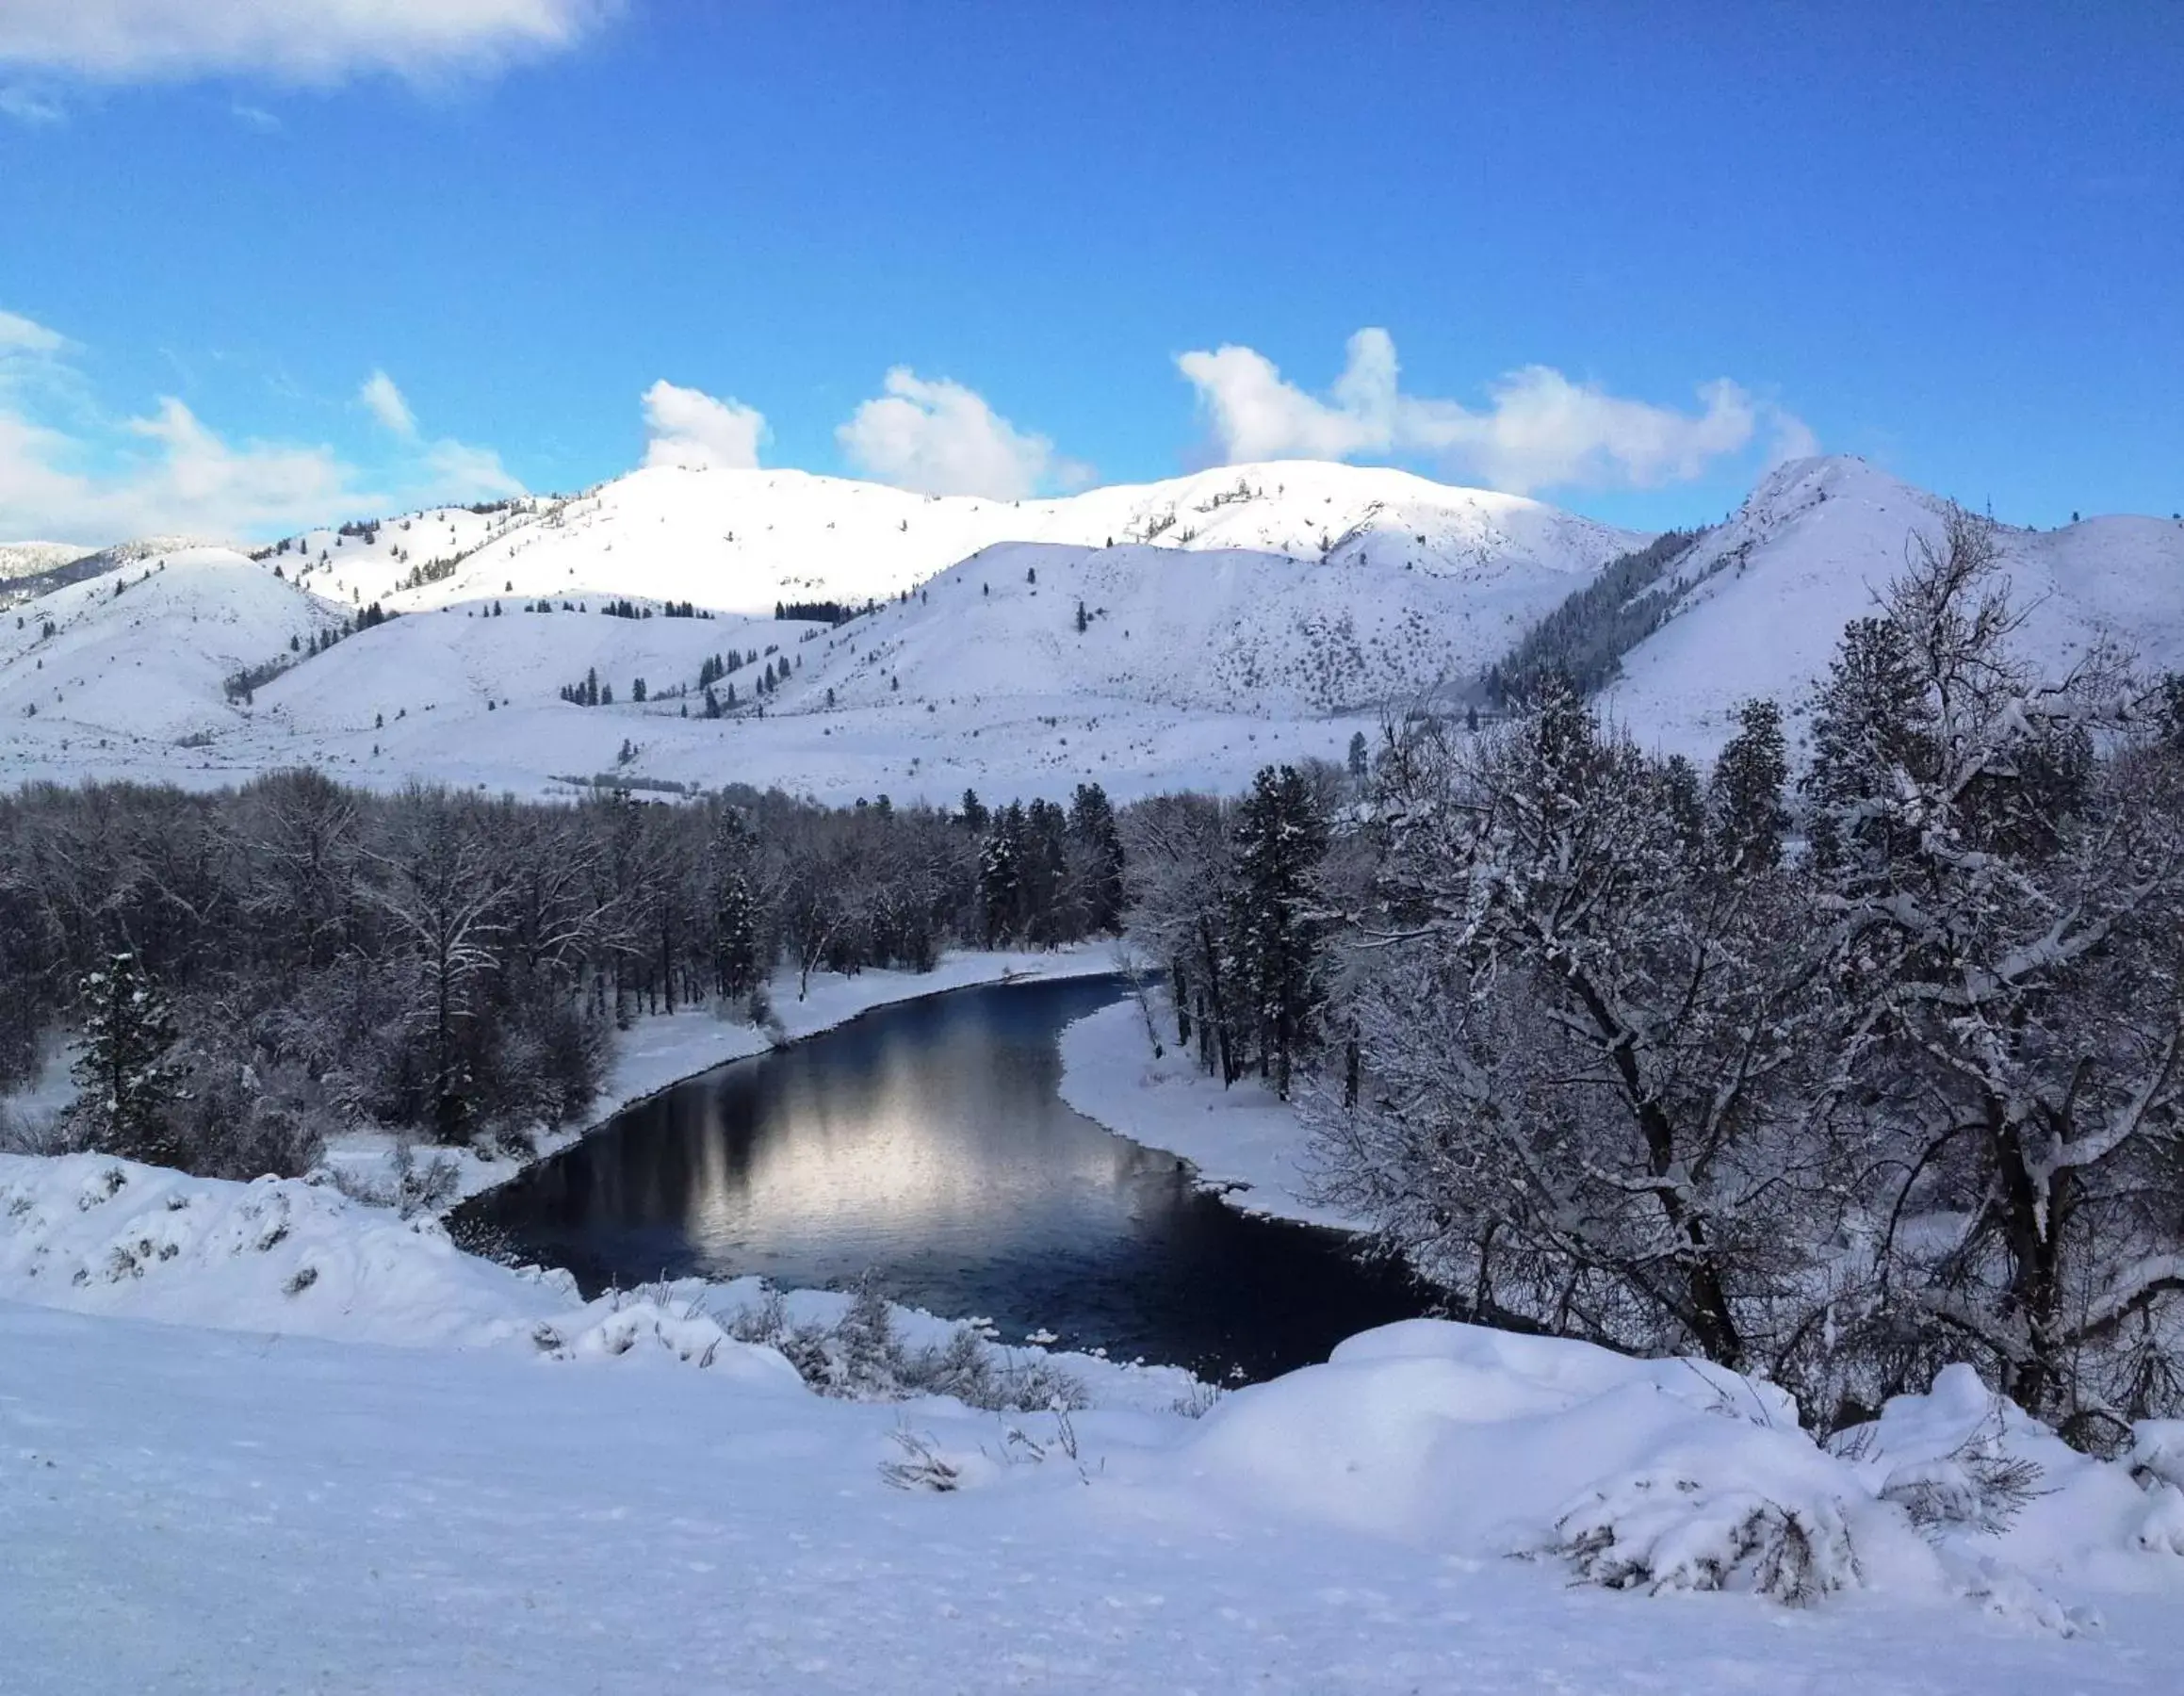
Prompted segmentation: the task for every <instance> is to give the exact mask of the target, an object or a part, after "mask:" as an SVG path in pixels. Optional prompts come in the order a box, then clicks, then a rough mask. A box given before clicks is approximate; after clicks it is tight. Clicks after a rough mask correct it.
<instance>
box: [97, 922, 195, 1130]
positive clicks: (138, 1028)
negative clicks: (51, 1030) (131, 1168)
mask: <svg viewBox="0 0 2184 1696" xmlns="http://www.w3.org/2000/svg"><path fill="white" fill-rule="evenodd" d="M79 994H80V995H81V998H82V1001H83V1006H84V1026H83V1052H82V1053H81V1054H79V1055H78V1056H77V1058H76V1062H75V1065H74V1067H73V1077H74V1079H75V1084H76V1088H77V1090H78V1091H79V1092H80V1093H79V1094H78V1096H77V1098H76V1106H75V1112H76V1113H77V1115H78V1116H79V1117H80V1120H81V1122H82V1124H83V1126H84V1130H85V1133H86V1136H87V1140H88V1141H89V1142H90V1146H91V1147H92V1148H94V1149H97V1150H100V1151H101V1152H102V1153H107V1154H119V1155H121V1156H122V1157H123V1158H124V1159H128V1160H142V1161H148V1162H150V1163H151V1164H153V1165H155V1166H167V1165H171V1164H172V1163H173V1162H174V1160H175V1158H176V1156H177V1154H178V1152H179V1150H178V1147H177V1144H176V1140H175V1137H174V1133H173V1131H172V1129H171V1124H170V1122H169V1118H168V1114H169V1110H170V1109H171V1107H172V1106H173V1105H174V1103H175V1102H176V1101H179V1100H180V1099H181V1085H180V1074H179V1072H178V1071H177V1069H176V1068H174V1067H173V1066H172V1065H171V1064H170V1062H169V1060H168V1053H169V1052H170V1051H171V1049H172V1048H173V1046H174V1041H175V1037H176V1036H177V1035H178V1033H177V1031H176V1029H175V1024H174V1018H173V1013H172V1010H171V1007H170V1006H169V1003H168V1000H167V997H166V996H165V995H164V994H163V993H162V992H161V991H160V989H159V988H158V987H157V986H156V985H155V984H154V983H153V982H152V980H151V978H150V976H149V975H147V974H146V972H145V970H144V967H143V963H142V962H141V961H139V959H138V957H137V955H136V954H135V953H134V952H133V951H131V950H128V949H120V950H117V951H116V952H114V953H113V954H108V955H107V956H106V961H105V963H104V964H102V965H100V966H97V967H95V968H93V969H92V970H90V971H89V972H87V973H86V974H85V975H84V979H83V983H82V986H81V987H80V990H79Z"/></svg>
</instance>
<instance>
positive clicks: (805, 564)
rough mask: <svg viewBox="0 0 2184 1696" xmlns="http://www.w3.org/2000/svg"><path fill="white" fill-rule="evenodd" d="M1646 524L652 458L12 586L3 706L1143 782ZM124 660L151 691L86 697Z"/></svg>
mask: <svg viewBox="0 0 2184 1696" xmlns="http://www.w3.org/2000/svg"><path fill="white" fill-rule="evenodd" d="M1637 540H1639V538H1635V537H1633V536H1631V535H1629V534H1627V533H1625V532H1622V531H1618V530H1610V529H1607V528H1606V527H1604V526H1600V525H1596V524H1592V523H1590V522H1589V521H1587V520H1584V519H1579V518H1573V517H1572V516H1570V515H1569V514H1562V513H1558V512H1557V511H1555V510H1554V509H1553V508H1550V507H1545V506H1541V505H1540V504H1539V503H1538V502H1535V501H1529V500H1524V499H1519V498H1516V497H1507V496H1499V495H1491V494H1485V493H1481V492H1478V491H1473V490H1463V489H1451V488H1446V487H1443V486H1442V485H1439V484H1435V483H1431V482H1427V481H1425V480H1423V479H1420V478H1415V477H1411V476H1410V475H1408V474H1406V473H1402V472H1394V471H1380V470H1359V469H1356V468H1353V467H1349V466H1342V465H1312V464H1296V465H1265V466H1246V467H1242V468H1230V469H1227V470H1224V471H1222V472H1219V473H1205V474H1202V475H1200V476H1198V477H1195V478H1185V479H1180V480H1177V481H1173V482H1168V483H1160V484H1152V485H1148V486H1145V487H1141V488H1120V489H1103V490H1097V491H1094V492H1092V493H1090V494H1086V495H1083V496H1078V497H1071V498H1068V499H1063V500H1051V501H1035V502H1025V503H1023V504H1022V505H1020V506H1019V505H1016V504H1012V503H1007V502H997V501H985V500H972V499H937V498H929V497H921V496H914V495H908V494H905V493H904V492H902V491H900V490H895V489H888V488H883V487H879V486H877V485H872V484H863V483H855V482H848V481H842V480H839V479H832V478H820V477H811V476H807V475H805V474H803V473H799V472H786V471H783V472H742V471H736V472H731V471H694V470H683V469H679V468H676V467H672V466H670V467H656V468H652V469H648V470H645V471H641V472H638V473H636V474H634V475H632V476H630V477H627V478H625V479H622V480H621V481H618V482H614V483H611V484H608V485H606V486H605V487H604V488H602V489H600V490H597V491H595V492H594V493H592V494H590V495H587V496H584V497H579V498H576V499H573V500H568V501H549V500H531V499H523V500H516V501H509V502H501V503H493V504H487V505H484V506H481V507H480V508H477V509H468V508H448V509H440V510H435V511H432V512H428V513H416V514H408V515H406V516H403V517H399V518H389V519H384V520H380V521H376V522H372V521H359V522H355V523H351V524H348V525H345V526H343V527H340V528H339V529H336V530H315V531H311V532H309V533H307V534H304V535H302V536H298V537H292V538H289V539H288V540H286V541H285V542H284V543H281V544H277V545H276V546H274V547H272V548H271V549H268V550H260V551H259V553H258V554H257V555H256V556H255V557H254V558H253V559H245V558H243V557H242V556H240V555H237V554H236V553H234V552H232V551H228V550H206V549H204V548H185V549H182V550H181V551H179V552H175V553H172V554H153V553H150V552H149V551H148V550H147V549H145V548H138V547H132V548H127V549H123V550H118V551H116V552H115V553H114V554H113V555H112V556H111V557H112V558H113V559H114V560H116V561H120V560H122V559H124V558H126V559H127V560H129V561H131V562H133V563H122V564H115V565H112V566H110V567H109V568H108V569H106V571H104V572H103V573H102V574H101V575H99V576H97V577H96V578H94V579H91V580H90V581H88V582H86V583H84V584H79V585H76V586H73V587H70V588H66V589H60V590H55V591H53V592H52V593H50V594H46V595H37V596H36V597H35V598H33V599H26V600H24V601H23V602H22V603H21V604H20V605H19V606H18V607H17V608H16V609H15V612H16V613H17V615H18V616H20V617H22V618H23V620H24V625H23V628H22V629H21V630H19V631H17V632H16V633H15V637H16V640H15V643H14V645H13V648H12V649H10V650H7V651H0V678H5V680H6V682H5V686H6V688H7V689H8V690H9V691H11V692H12V693H8V694H4V695H0V705H11V706H12V707H13V708H14V709H15V711H16V713H17V715H18V716H17V718H16V719H15V720H14V721H12V722H11V723H10V731H11V733H12V736H13V741H14V752H15V754H16V756H17V761H16V764H17V769H18V771H19V773H20V774H21V775H76V774H81V773H85V772H99V773H107V774H113V775H122V774H131V773H133V774H137V775H170V774H172V775H181V776H184V777H185V778H187V780H190V781H199V782H204V781H222V780H225V779H227V778H231V777H234V776H236V775H243V774H247V773H249V772H252V771H255V770H262V769H265V768H267V767H269V766H278V765H286V764H292V763H296V762H299V761H310V762H314V763H321V764H325V765H327V766H329V767H330V768H333V769H335V770H338V771H340V772H342V773H343V774H344V775H353V776H357V777H360V778H362V779H364V780H366V781H371V782H375V783H379V784H383V785H392V784H399V783H400V782H403V781H406V780H407V779H409V778H411V777H416V776H422V777H441V778H448V779H450V780H454V781H460V782H464V783H484V784H487V785H488V786H490V787H501V786H511V787H514V788H518V789H522V790H526V791H536V790H538V789H541V788H545V787H550V783H551V780H552V779H553V778H556V777H561V776H567V775H580V776H590V775H596V774H599V773H602V772H607V771H615V772H617V773H619V774H620V775H624V776H629V777H641V778H650V779H652V780H654V781H657V782H662V783H671V784H676V785H686V786H706V787H713V786H717V785H719V784H721V783H724V782H728V781H734V780H743V781H750V782H756V783H761V784H763V783H780V784H784V785H787V786H789V787H791V788H794V789H798V790H810V791H814V792H817V793H821V794H824V795H831V796H836V797H839V798H842V799H847V798H849V797H851V796H852V795H854V794H859V793H872V792H880V791H887V792H891V793H892V794H894V795H896V796H897V797H905V798H906V797H909V796H912V795H918V794H928V795H934V796H949V795H953V794H955V793H958V792H960V791H961V789H962V788H964V787H965V786H967V785H970V784H981V785H985V786H987V787H991V786H994V785H997V784H998V785H999V786H1000V787H1001V788H1002V790H1003V791H1007V792H1016V791H1019V789H1020V790H1022V791H1024V792H1033V791H1037V790H1039V789H1042V788H1045V789H1054V790H1056V791H1057V792H1062V793H1066V792H1067V791H1068V788H1069V786H1070V785H1071V784H1073V783H1074V782H1075V781H1076V779H1077V778H1078V777H1081V776H1083V775H1086V774H1087V773H1091V774H1095V775H1100V776H1101V777H1102V778H1106V779H1111V780H1113V781H1116V782H1117V783H1118V784H1119V785H1120V788H1121V789H1122V790H1123V791H1130V790H1133V789H1137V788H1141V787H1146V786H1153V785H1161V784H1168V783H1215V782H1218V783H1228V782H1231V781H1235V780H1240V779H1241V778H1242V777H1243V776H1246V775H1248V774H1249V772H1250V771H1251V770H1252V769H1254V768H1255V766H1256V765H1257V764H1259V763H1261V762H1263V760H1264V759H1266V758H1299V757H1304V756H1313V757H1329V756H1339V755H1340V754H1341V752H1342V750H1343V748H1344V746H1345V743H1346V742H1347V741H1348V739H1349V737H1350V736H1351V735H1352V734H1354V732H1355V730H1356V729H1357V728H1358V726H1357V725H1356V724H1348V723H1344V724H1337V723H1335V722H1334V721H1333V719H1332V718H1331V717H1330V715H1340V714H1344V713H1347V714H1351V715H1354V716H1357V717H1358V718H1359V719H1360V720H1361V722H1362V721H1369V720H1371V719H1372V718H1373V717H1375V716H1376V715H1377V713H1378V711H1379V710H1380V709H1381V707H1382V706H1383V704H1385V703H1386V702H1389V701H1391V700H1399V699H1403V698H1406V697H1408V696H1410V695H1412V694H1414V693H1417V692H1419V691H1421V690H1423V689H1426V688H1429V687H1431V686H1432V685H1433V684H1435V683H1437V682H1440V681H1442V680H1445V679H1447V678H1450V677H1456V676H1459V675H1462V674H1464V673H1467V672H1469V671H1471V670H1474V669H1475V668H1476V667H1477V666H1479V665H1481V664H1484V663H1485V662H1487V661H1488V660H1491V658H1492V657H1493V656H1494V655H1496V654H1497V653H1499V652H1501V651H1502V650H1503V649H1504V648H1505V647H1506V646H1507V645H1508V643H1509V642H1511V641H1512V640H1514V639H1515V637H1516V636H1517V635H1519V634H1521V633H1522V631H1523V630H1524V628H1527V627H1528V626H1529V625H1530V624H1531V623H1532V622H1533V621H1534V620H1536V619H1537V618H1538V617H1540V615H1541V614H1542V613H1543V612H1546V611H1547V610H1548V609H1549V608H1551V607H1553V606H1555V605H1557V604H1558V603H1559V602H1560V601H1561V600H1562V598H1563V597H1564V596H1565V595H1567V594H1568V593H1569V591H1570V589H1571V588H1572V587H1573V585H1575V584H1579V583H1582V582H1585V581H1588V580H1589V579H1590V578H1591V577H1592V576H1593V575H1594V574H1595V573H1596V572H1597V571H1598V569H1599V567H1600V566H1601V565H1602V564H1603V563H1605V561H1606V560H1608V559H1609V558H1612V557H1614V556H1615V555H1616V554H1617V553H1619V552H1621V551H1622V549H1623V548H1625V547H1626V546H1628V545H1630V544H1631V543H1632V542H1634V541H1637ZM1111 544H1112V545H1111ZM215 560H217V561H218V562H219V566H220V568H219V570H218V571H214V570H212V569H210V565H209V563H210V562H213V561H215ZM181 562H188V563H189V567H190V568H189V570H188V571H187V572H185V573H183V574H182V575H180V576H176V575H175V572H176V570H177V568H178V565H179V563H181ZM65 569H66V570H68V571H71V572H73V571H75V570H77V569H78V567H77V566H73V565H71V566H68V567H66V568H65ZM147 571H149V572H151V573H152V574H153V577H154V579H155V580H158V579H164V580H165V583H166V591H167V597H166V598H165V599H163V600H161V601H159V602H157V603H156V610H157V623H158V624H159V625H160V626H161V627H162V629H163V635H162V636H161V637H160V639H159V640H157V641H149V640H147V638H146V635H145V631H146V629H147V628H148V627H147V622H146V621H147V618H148V617H149V616H150V615H151V614H152V612H153V611H154V603H150V602H146V603H141V604H139V603H133V602H130V601H129V600H128V599H127V598H126V596H127V595H129V594H133V593H136V591H135V590H134V589H133V588H125V589H124V592H123V596H122V599H120V600H118V601H116V600H113V599H112V593H111V592H112V587H113V585H114V584H116V583H122V584H124V585H127V584H131V583H133V582H135V581H137V580H139V579H143V577H144V574H145V573H146V572H147ZM913 585H915V586H916V587H917V590H918V592H917V593H916V594H915V595H911V594H910V593H909V591H910V589H911V588H912V586H913ZM102 597H104V598H102ZM875 600H876V601H877V602H878V603H879V604H878V605H877V607H876V608H875V609H874V610H872V611H871V612H867V613H865V614H864V615H863V616H860V617H856V618H854V619H850V620H849V621H848V622H845V623H840V624H839V625H837V624H835V623H833V622H831V620H832V619H834V618H835V617H838V616H839V614H840V612H843V611H846V610H847V609H849V608H852V607H864V606H866V605H868V603H871V602H872V601H875ZM109 602H110V603H111V604H109ZM375 608H377V609H381V610H383V612H386V613H390V614H399V616H396V617H393V618H390V619H388V620H387V622H384V623H379V622H377V614H376V613H375V612H373V609H375ZM777 608H779V609H782V610H784V611H787V612H792V613H794V612H803V613H806V614H810V616H806V617H802V618H791V619H789V620H787V621H776V620H774V618H773V617H772V614H773V613H774V611H775V610H776V609H777ZM617 613H624V614H627V613H634V614H635V616H616V615H615V614H617ZM49 620H51V621H53V622H55V623H56V624H57V626H58V627H59V628H58V629H57V630H56V632H55V633H54V634H53V635H51V636H47V635H45V634H44V633H43V627H44V626H45V624H46V623H47V622H48V621H49ZM350 625H358V626H367V627H368V628H358V629H357V630H356V632H355V634H353V635H351V636H350V637H349V638H348V639H347V640H345V641H342V642H340V643H338V644H329V645H327V646H326V647H325V649H324V650H323V651H317V652H315V651H314V648H315V646H316V645H317V644H316V643H315V642H314V632H315V631H316V632H318V640H320V641H323V640H324V632H326V631H327V630H329V629H333V628H342V627H346V626H350ZM216 632H217V634H215V633H216ZM49 650H50V651H49ZM56 665H62V666H63V667H64V668H65V670H64V679H65V680H64V679H63V678H56V677H49V676H47V675H46V674H47V673H49V672H52V671H53V670H54V669H55V667H56ZM776 667H778V668H780V673H781V675H779V676H778V677H776V676H775V675H774V673H775V668H776ZM26 670H27V675H25V673H26ZM123 672H126V673H127V674H129V677H130V683H131V688H130V689H129V690H127V691H123V692H117V693H116V696H115V698H113V699H110V700H101V701H96V702H91V701H87V700H85V699H84V698H83V695H82V693H81V692H83V691H85V690H89V689H90V686H91V684H92V682H93V680H94V679H96V678H97V677H101V676H103V675H112V676H120V675H122V673H123ZM284 672H285V675H279V676H277V677H276V675H275V674H276V673H284ZM761 674H763V676H761ZM237 677H243V678H245V679H247V681H248V682H249V683H250V685H251V690H250V693H247V694H245V693H239V692H236V691H233V690H231V689H229V688H228V687H227V685H228V683H229V681H230V680H231V679H234V678H237ZM641 680H642V682H643V683H644V697H645V698H644V699H643V700H642V701H640V700H639V699H638V693H639V692H638V684H639V682H640V681H641ZM709 686H710V688H711V690H712V695H713V698H712V700H711V701H710V702H708V700H707V695H706V692H707V689H708V688H709ZM576 690H582V691H583V692H584V693H585V695H586V699H587V700H588V701H589V702H591V705H590V707H589V708H588V709H585V708H579V707H578V706H576V705H572V704H571V703H570V701H569V700H568V699H567V698H566V697H567V695H568V693H571V692H572V691H576ZM761 690H763V692H764V693H763V696H762V700H761V694H760V691H761ZM72 692H73V693H72ZM18 697H20V698H18ZM143 698H149V699H151V700H154V701H155V702H156V703H157V704H158V709H157V710H156V711H154V712H150V713H147V712H145V711H144V710H143V709H142V707H141V706H140V705H137V704H132V702H133V700H135V699H143ZM761 704H762V705H763V708H764V711H763V714H762V715H761V714H760V712H759V711H758V708H759V707H760V705H761ZM33 705H35V706H36V708H37V712H36V714H35V715H33V714H32V713H31V712H30V710H29V709H30V708H31V707H32V706H33ZM184 739H187V746H177V743H179V742H183V741H184ZM147 768H149V769H147Z"/></svg>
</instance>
